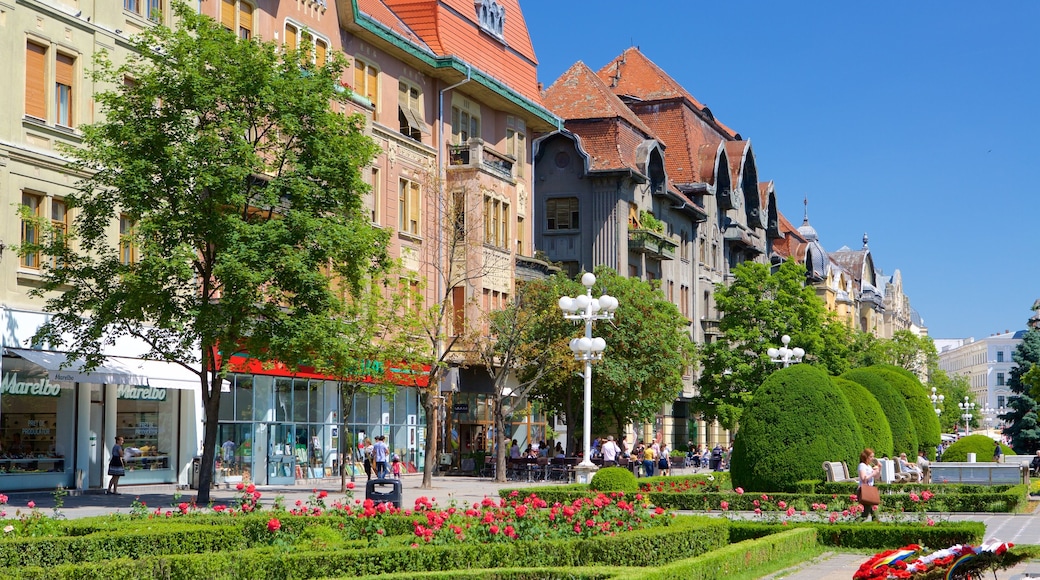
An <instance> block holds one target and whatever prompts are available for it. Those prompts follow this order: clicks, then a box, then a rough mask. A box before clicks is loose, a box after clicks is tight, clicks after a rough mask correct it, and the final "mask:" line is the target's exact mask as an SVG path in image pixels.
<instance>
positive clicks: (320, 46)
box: [314, 40, 328, 66]
mask: <svg viewBox="0 0 1040 580" xmlns="http://www.w3.org/2000/svg"><path fill="white" fill-rule="evenodd" d="M327 52H328V48H327V47H326V46H325V41H324V40H318V41H316V42H315V43H314V62H315V63H317V64H318V66H324V65H325V59H326V58H327V56H326V54H327Z"/></svg>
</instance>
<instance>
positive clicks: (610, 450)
mask: <svg viewBox="0 0 1040 580" xmlns="http://www.w3.org/2000/svg"><path fill="white" fill-rule="evenodd" d="M618 453H621V448H620V447H618V444H617V443H616V442H614V441H607V442H606V443H604V444H603V461H617V456H618Z"/></svg>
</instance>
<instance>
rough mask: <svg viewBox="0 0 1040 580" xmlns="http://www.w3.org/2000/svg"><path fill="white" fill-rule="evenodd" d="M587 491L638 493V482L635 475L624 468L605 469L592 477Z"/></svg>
mask: <svg viewBox="0 0 1040 580" xmlns="http://www.w3.org/2000/svg"><path fill="white" fill-rule="evenodd" d="M589 489H592V490H595V491H624V492H626V493H635V492H637V491H639V482H638V481H637V480H636V476H635V474H633V473H632V472H631V471H629V470H627V469H625V468H624V467H605V468H603V469H600V470H599V471H597V472H596V474H595V475H593V476H592V481H591V482H589Z"/></svg>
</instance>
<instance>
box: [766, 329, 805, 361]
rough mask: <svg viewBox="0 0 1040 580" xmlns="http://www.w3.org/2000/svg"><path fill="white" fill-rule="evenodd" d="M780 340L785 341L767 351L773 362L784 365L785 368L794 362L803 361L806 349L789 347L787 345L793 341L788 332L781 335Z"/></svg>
mask: <svg viewBox="0 0 1040 580" xmlns="http://www.w3.org/2000/svg"><path fill="white" fill-rule="evenodd" d="M780 342H782V343H784V345H783V346H781V347H780V348H770V349H769V350H767V351H766V354H768V355H769V360H770V361H771V362H774V363H776V364H779V365H783V367H784V368H785V369H786V368H787V367H789V366H791V365H792V364H796V363H800V362H802V357H804V356H805V349H803V348H801V347H797V346H796V347H794V348H788V347H787V345H788V344H790V343H791V337H790V336H788V335H786V334H785V335H783V336H781V337H780Z"/></svg>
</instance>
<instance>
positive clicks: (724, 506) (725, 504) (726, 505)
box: [719, 501, 729, 511]
mask: <svg viewBox="0 0 1040 580" xmlns="http://www.w3.org/2000/svg"><path fill="white" fill-rule="evenodd" d="M719 507H720V508H722V510H723V511H725V510H728V509H729V502H728V501H723V502H719Z"/></svg>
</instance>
